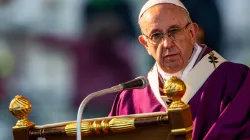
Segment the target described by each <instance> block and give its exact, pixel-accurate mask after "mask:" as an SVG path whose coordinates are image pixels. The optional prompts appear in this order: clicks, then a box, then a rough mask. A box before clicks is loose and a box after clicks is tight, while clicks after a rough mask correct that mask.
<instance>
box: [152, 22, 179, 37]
mask: <svg viewBox="0 0 250 140" xmlns="http://www.w3.org/2000/svg"><path fill="white" fill-rule="evenodd" d="M180 27H181V26H180V25H177V24H175V25H172V26H170V27H169V28H168V30H169V29H171V28H180ZM168 30H167V31H168ZM156 32H162V30H160V29H157V28H156V29H153V30H152V31H150V33H149V36H150V35H152V34H153V33H156Z"/></svg>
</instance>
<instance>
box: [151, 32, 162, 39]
mask: <svg viewBox="0 0 250 140" xmlns="http://www.w3.org/2000/svg"><path fill="white" fill-rule="evenodd" d="M162 37H163V33H153V34H152V35H151V36H150V39H151V40H153V41H159V40H161V39H162Z"/></svg>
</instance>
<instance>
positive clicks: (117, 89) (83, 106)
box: [76, 85, 123, 140]
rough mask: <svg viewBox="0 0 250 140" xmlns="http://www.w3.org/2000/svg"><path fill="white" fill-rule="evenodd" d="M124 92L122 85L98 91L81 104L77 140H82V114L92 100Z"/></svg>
mask: <svg viewBox="0 0 250 140" xmlns="http://www.w3.org/2000/svg"><path fill="white" fill-rule="evenodd" d="M122 90H123V86H122V85H117V86H114V87H111V88H108V89H103V90H100V91H97V92H94V93H92V94H89V95H88V96H87V97H86V98H85V99H84V100H83V101H82V103H81V104H80V107H79V109H78V113H77V122H76V126H77V127H76V128H77V135H76V136H77V137H76V138H77V140H81V139H82V138H81V121H82V113H83V110H84V108H85V106H86V104H87V103H88V102H89V101H90V100H92V99H93V98H94V97H98V96H101V95H105V94H109V93H114V92H119V91H122Z"/></svg>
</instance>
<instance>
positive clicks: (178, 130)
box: [171, 126, 193, 135]
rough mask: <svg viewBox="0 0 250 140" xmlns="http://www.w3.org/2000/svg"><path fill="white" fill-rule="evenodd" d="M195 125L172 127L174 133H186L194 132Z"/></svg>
mask: <svg viewBox="0 0 250 140" xmlns="http://www.w3.org/2000/svg"><path fill="white" fill-rule="evenodd" d="M192 130H193V126H189V127H187V128H180V129H172V130H171V134H172V135H185V134H187V133H189V132H192Z"/></svg>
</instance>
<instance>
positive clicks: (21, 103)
mask: <svg viewBox="0 0 250 140" xmlns="http://www.w3.org/2000/svg"><path fill="white" fill-rule="evenodd" d="M31 108H32V105H31V103H30V101H29V100H28V99H26V98H25V97H23V96H21V95H17V96H15V98H14V99H13V100H12V101H11V102H10V105H9V110H10V112H11V113H12V115H13V116H15V117H16V118H17V119H18V121H17V123H16V126H14V127H13V129H27V128H30V127H34V126H35V124H34V123H33V122H31V121H29V120H28V118H27V117H28V114H29V113H30V110H31Z"/></svg>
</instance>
